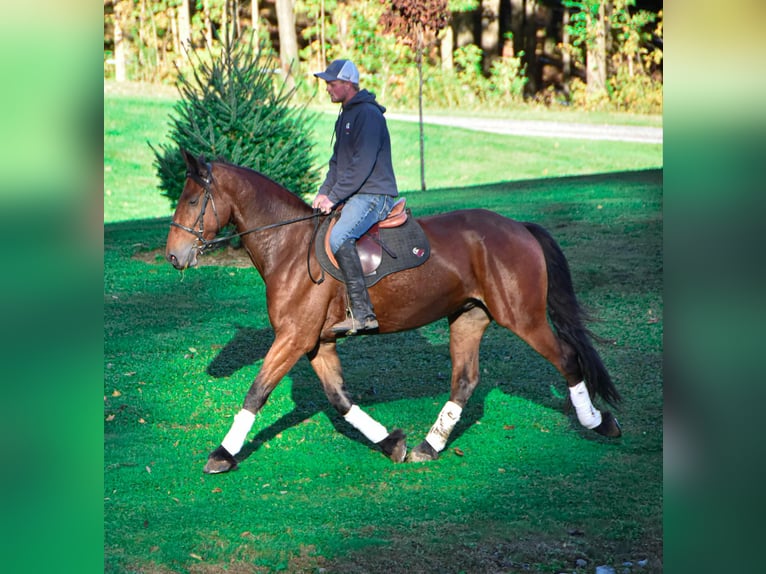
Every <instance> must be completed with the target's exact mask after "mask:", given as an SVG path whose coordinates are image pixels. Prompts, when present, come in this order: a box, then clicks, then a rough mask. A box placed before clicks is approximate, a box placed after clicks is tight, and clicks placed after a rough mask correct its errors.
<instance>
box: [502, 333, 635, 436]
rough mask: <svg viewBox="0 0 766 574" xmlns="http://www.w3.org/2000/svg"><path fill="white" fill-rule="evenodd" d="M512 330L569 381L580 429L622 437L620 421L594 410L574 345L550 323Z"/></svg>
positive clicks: (610, 415)
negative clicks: (561, 335)
mask: <svg viewBox="0 0 766 574" xmlns="http://www.w3.org/2000/svg"><path fill="white" fill-rule="evenodd" d="M513 330H514V331H515V332H516V334H517V335H519V337H521V339H523V340H524V341H525V342H526V343H527V344H529V346H530V347H532V348H533V349H534V350H535V351H537V352H538V353H539V354H540V355H542V356H543V357H544V358H546V359H547V360H548V361H550V363H551V364H552V365H553V366H554V367H556V369H557V370H558V371H559V372H560V373H561V374H562V376H563V377H564V378H565V379H566V381H567V386H568V387H569V398H570V400H571V402H572V406H573V407H574V408H575V412H576V413H577V419H578V420H579V421H580V424H581V425H583V426H584V427H585V428H587V429H592V430H594V431H595V432H597V433H599V434H601V435H604V436H609V437H618V436H620V435H621V434H622V431H621V429H620V425H619V423H618V422H617V419H615V418H614V416H613V415H612V414H611V413H610V412H608V411H604V412H601V411H599V410H598V409H597V408H596V407H595V406H593V402H592V401H591V396H590V392H589V391H588V388H587V386H586V384H585V380H584V378H583V371H582V368H581V366H580V362H579V360H578V355H577V351H576V350H575V349H574V348H573V347H572V345H570V344H569V343H567V342H566V341H564V340H562V339H561V338H560V337H557V336H556V334H555V333H554V332H553V330H552V329H551V327H550V325H548V322H547V321H545V320H544V319H542V320H540V321H539V322H538V323H537V325H536V327H534V328H529V329H518V327H516V328H515V329H513Z"/></svg>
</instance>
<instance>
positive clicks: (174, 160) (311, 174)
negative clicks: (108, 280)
mask: <svg viewBox="0 0 766 574" xmlns="http://www.w3.org/2000/svg"><path fill="white" fill-rule="evenodd" d="M188 58H189V60H190V62H189V64H190V67H191V69H192V72H191V74H190V75H188V76H187V75H186V74H184V73H181V72H179V83H178V89H179V93H180V96H181V98H180V100H179V101H178V103H177V104H176V105H175V108H174V113H173V114H172V115H171V126H170V128H171V129H170V139H171V140H172V142H173V143H172V144H160V146H159V149H156V148H154V147H153V146H151V144H149V145H150V146H151V147H152V151H154V155H155V167H156V168H157V174H158V176H159V179H160V189H161V190H162V191H163V194H164V195H165V196H167V197H168V198H169V199H170V201H171V204H172V205H173V207H175V205H176V203H177V201H178V197H179V196H180V195H181V191H182V190H183V186H184V182H185V179H186V165H185V162H184V160H183V157H182V156H181V152H180V148H184V149H186V150H188V151H189V152H190V153H192V154H194V155H199V154H203V155H205V156H206V157H207V158H210V159H216V158H220V159H223V160H225V161H228V162H230V163H234V164H237V165H243V166H247V167H250V168H253V169H255V170H257V171H260V172H261V173H263V174H265V175H267V176H269V177H271V178H272V179H274V180H275V181H278V182H280V183H281V184H282V185H284V186H285V187H286V188H287V189H289V190H290V191H292V192H293V193H295V194H297V195H303V194H306V193H310V192H312V191H314V190H315V188H316V185H317V179H318V173H317V169H316V167H314V166H315V163H316V162H315V158H314V154H313V143H312V141H311V139H310V134H311V124H312V122H313V121H315V116H313V115H311V114H309V113H308V111H307V110H306V108H305V106H300V107H295V106H291V105H290V102H291V99H292V97H293V95H294V94H295V88H288V87H287V81H286V79H284V78H283V79H281V80H280V79H279V77H280V76H277V75H275V74H273V73H272V72H271V70H273V69H274V65H275V63H274V61H273V60H274V56H273V55H272V54H271V53H269V52H266V51H264V50H263V49H262V48H259V49H258V51H257V52H255V51H254V49H253V44H252V43H250V42H246V41H242V40H233V41H226V42H225V43H224V45H223V50H222V51H221V52H220V53H219V54H217V55H216V54H214V53H212V52H210V51H208V52H207V54H206V57H205V58H202V57H200V56H198V55H196V53H195V52H189V54H188Z"/></svg>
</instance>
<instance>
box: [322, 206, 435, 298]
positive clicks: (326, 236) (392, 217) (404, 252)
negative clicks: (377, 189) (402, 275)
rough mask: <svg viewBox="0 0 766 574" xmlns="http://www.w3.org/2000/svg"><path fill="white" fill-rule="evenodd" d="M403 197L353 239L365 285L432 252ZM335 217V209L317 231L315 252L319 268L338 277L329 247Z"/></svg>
mask: <svg viewBox="0 0 766 574" xmlns="http://www.w3.org/2000/svg"><path fill="white" fill-rule="evenodd" d="M406 202H407V199H406V198H402V199H400V200H399V201H397V202H396V203H395V204H394V206H393V207H392V208H391V211H390V213H389V214H388V216H387V217H386V219H384V220H383V221H379V222H378V223H376V224H375V225H373V226H372V227H371V228H370V229H369V230H368V231H367V233H365V234H364V235H362V236H361V237H360V238H359V239H358V240H357V242H356V250H357V252H358V253H359V260H360V261H361V262H362V272H363V273H364V279H365V283H366V285H367V287H370V286H371V285H374V284H375V283H377V282H378V281H380V280H381V279H382V278H383V277H385V276H386V275H390V274H391V273H395V272H397V271H403V270H404V269H411V268H412V267H417V266H418V265H422V264H423V263H425V262H426V261H427V260H428V257H429V256H430V254H431V246H430V244H429V242H428V238H427V237H426V235H425V233H424V232H423V229H422V228H421V227H420V224H419V223H418V222H417V220H416V219H415V218H413V217H411V213H410V210H409V209H406ZM337 220H338V214H337V212H336V214H335V215H333V216H332V217H328V218H327V220H325V222H324V223H323V224H322V226H321V227H320V228H319V231H318V233H317V241H316V255H317V259H318V260H319V264H320V265H321V266H322V268H323V269H324V270H325V271H326V272H327V273H329V274H330V275H332V276H333V277H334V278H335V279H337V280H338V281H341V282H342V281H343V273H342V271H341V270H340V268H339V267H338V262H337V261H336V260H335V257H334V256H333V254H332V251H331V250H330V231H332V228H333V227H334V226H335V224H336V223H337Z"/></svg>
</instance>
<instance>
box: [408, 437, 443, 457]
mask: <svg viewBox="0 0 766 574" xmlns="http://www.w3.org/2000/svg"><path fill="white" fill-rule="evenodd" d="M438 458H439V453H438V452H436V449H434V447H432V446H431V445H430V444H429V442H428V441H425V440H424V441H423V442H421V443H420V444H419V445H418V446H416V447H415V448H413V449H412V451H411V452H410V454H409V455H408V456H407V462H426V461H429V460H436V459H438Z"/></svg>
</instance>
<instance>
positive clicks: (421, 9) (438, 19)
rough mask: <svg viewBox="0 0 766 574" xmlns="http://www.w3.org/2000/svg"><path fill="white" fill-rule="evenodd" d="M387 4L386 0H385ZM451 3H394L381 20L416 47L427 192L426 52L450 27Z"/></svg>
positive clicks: (436, 0) (420, 0)
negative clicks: (424, 85) (424, 109)
mask: <svg viewBox="0 0 766 574" xmlns="http://www.w3.org/2000/svg"><path fill="white" fill-rule="evenodd" d="M382 1H385V0H382ZM447 16H448V12H447V0H391V4H390V6H389V9H388V10H387V11H386V12H384V13H383V17H382V19H381V21H382V23H383V26H384V29H385V30H386V31H387V32H392V33H394V34H396V35H397V36H399V37H400V38H402V39H403V40H404V41H405V42H407V43H408V44H409V45H411V46H414V47H415V54H416V55H415V62H416V63H417V67H418V116H419V123H420V187H421V189H422V190H424V191H425V189H426V172H425V169H426V168H425V134H424V133H423V49H424V47H425V46H426V44H427V43H428V44H431V43H433V42H434V41H435V39H436V34H437V33H438V32H439V31H440V30H441V29H442V28H444V27H445V26H446V25H447Z"/></svg>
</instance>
